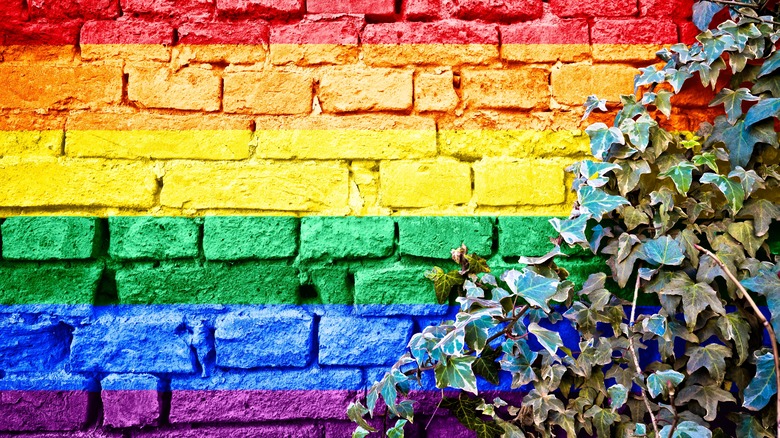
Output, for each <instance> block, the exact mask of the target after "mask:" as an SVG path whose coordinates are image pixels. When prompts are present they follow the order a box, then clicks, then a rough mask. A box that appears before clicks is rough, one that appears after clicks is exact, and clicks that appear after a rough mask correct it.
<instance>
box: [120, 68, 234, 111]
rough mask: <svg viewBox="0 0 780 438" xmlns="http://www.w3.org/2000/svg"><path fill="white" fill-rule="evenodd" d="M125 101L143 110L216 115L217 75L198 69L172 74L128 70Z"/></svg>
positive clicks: (212, 71)
mask: <svg viewBox="0 0 780 438" xmlns="http://www.w3.org/2000/svg"><path fill="white" fill-rule="evenodd" d="M127 71H128V74H129V80H128V87H127V97H128V98H129V99H130V100H131V101H133V102H136V103H138V104H139V105H141V106H143V107H147V108H173V109H182V110H199V111H217V110H219V108H220V95H221V89H222V81H221V79H220V77H219V73H217V72H216V71H214V70H208V69H205V68H199V67H187V68H183V69H181V70H179V71H177V72H174V71H172V70H170V69H168V68H166V67H158V66H150V65H145V66H141V65H134V66H128V67H127Z"/></svg>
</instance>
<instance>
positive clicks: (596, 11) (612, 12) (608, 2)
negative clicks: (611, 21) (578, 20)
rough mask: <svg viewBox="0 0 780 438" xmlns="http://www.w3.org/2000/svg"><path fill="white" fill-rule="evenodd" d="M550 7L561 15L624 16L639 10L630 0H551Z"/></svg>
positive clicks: (634, 13) (556, 13)
mask: <svg viewBox="0 0 780 438" xmlns="http://www.w3.org/2000/svg"><path fill="white" fill-rule="evenodd" d="M550 8H551V10H552V12H553V13H554V14H555V15H557V16H559V17H624V16H630V15H636V14H637V12H639V11H638V10H637V4H636V2H635V1H630V0H550Z"/></svg>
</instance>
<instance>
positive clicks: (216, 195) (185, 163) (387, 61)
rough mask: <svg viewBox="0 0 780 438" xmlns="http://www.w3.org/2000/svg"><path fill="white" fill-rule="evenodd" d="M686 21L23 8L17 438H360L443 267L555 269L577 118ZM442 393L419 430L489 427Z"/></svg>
mask: <svg viewBox="0 0 780 438" xmlns="http://www.w3.org/2000/svg"><path fill="white" fill-rule="evenodd" d="M690 3H691V2H690V1H684V0H682V1H667V0H664V1H660V0H639V1H638V2H637V1H624V0H587V1H586V0H549V1H546V2H543V1H542V0H496V1H487V0H403V1H400V0H399V1H393V0H306V1H304V0H26V1H25V0H4V1H3V2H2V3H0V60H1V62H0V79H2V80H1V81H0V84H2V85H0V216H1V217H3V218H5V219H3V220H2V224H0V236H1V239H2V247H1V251H2V258H1V259H0V435H2V436H6V435H14V434H24V436H36V437H55V436H74V437H206V436H213V437H307V438H308V437H312V438H324V437H347V436H349V435H350V434H351V432H352V430H353V429H354V428H353V426H352V425H351V424H350V423H349V422H348V421H347V419H346V415H345V407H346V405H347V404H348V402H349V401H350V400H351V399H352V398H353V397H354V396H355V395H356V394H358V393H359V392H360V391H362V390H364V389H365V388H366V387H367V386H368V385H370V384H371V383H372V382H373V380H374V378H375V377H376V376H377V374H379V373H382V372H384V370H385V368H386V367H387V365H388V364H391V363H393V362H394V361H395V359H396V358H397V357H398V356H399V355H400V354H401V353H402V352H403V350H404V347H405V346H406V343H407V341H408V339H409V337H410V336H411V334H412V333H413V332H415V331H417V330H420V328H421V327H424V326H426V325H428V324H429V323H432V322H436V321H438V320H441V319H442V318H444V317H446V315H448V314H451V312H452V309H451V308H449V307H447V306H440V305H437V304H435V296H434V293H433V288H432V285H431V284H430V282H429V281H428V280H426V279H425V278H424V273H425V271H426V270H427V269H429V268H430V267H432V266H433V265H436V264H438V265H442V264H446V263H449V262H448V261H447V259H448V258H449V251H450V249H451V248H454V247H458V246H460V244H461V243H465V244H466V245H467V246H468V247H469V248H470V249H471V250H472V251H474V252H476V253H478V254H480V255H483V256H486V257H488V258H489V260H490V263H491V265H492V266H493V267H495V268H497V269H502V268H505V267H509V266H511V265H512V264H513V263H514V262H516V259H517V257H518V256H521V255H526V256H534V255H541V254H543V253H545V252H546V251H547V249H548V248H549V246H550V244H549V240H548V236H549V235H550V234H551V230H550V228H549V227H548V224H547V219H548V217H549V216H559V215H567V214H568V211H569V209H570V205H571V203H572V201H573V198H572V196H571V194H570V193H568V190H567V188H568V187H567V185H568V181H567V180H566V177H565V174H564V168H565V167H566V166H567V165H568V164H570V163H572V162H574V161H576V160H578V159H581V158H584V157H585V156H586V155H587V153H588V139H587V136H586V135H585V134H584V133H583V132H582V131H581V129H582V128H583V126H584V125H583V124H582V123H581V122H580V118H581V116H582V109H581V107H580V106H581V103H582V102H583V101H584V99H585V98H586V96H588V95H590V94H598V95H599V96H600V97H604V98H608V99H609V100H611V101H615V100H616V99H617V98H618V96H619V95H620V94H625V93H629V92H631V91H632V89H633V77H634V74H635V72H636V68H637V67H639V66H643V65H645V64H647V63H648V62H651V61H652V60H653V58H654V53H655V51H656V50H657V49H658V48H659V47H661V46H662V45H669V44H673V43H676V42H678V41H686V40H688V39H690V37H691V35H693V34H694V33H695V29H694V27H693V26H692V24H691V23H689V22H688V20H689V14H686V12H687V11H689V10H690V6H691V5H690ZM685 99H688V100H687V101H686V102H682V106H683V108H684V109H683V112H682V113H680V114H678V116H679V117H677V118H676V122H675V123H677V124H678V125H676V126H675V127H676V128H677V129H681V130H683V129H691V127H690V126H688V122H687V120H688V119H687V118H686V116H685V114H690V113H691V111H694V112H695V111H703V110H702V107H704V106H706V103H707V102H708V99H707V98H706V96H705V97H702V96H699V95H697V94H692V95H689V96H686V97H685ZM684 113H685V114H684ZM567 263H568V265H567V267H568V268H569V270H570V271H572V272H573V273H575V274H576V277H575V279H579V281H581V280H582V279H584V278H586V277H587V275H588V274H590V273H592V272H594V271H595V270H599V269H603V266H602V263H601V261H600V260H592V259H589V258H587V257H584V256H582V257H572V258H571V259H570V260H569V261H568V262H567ZM433 389H434V388H433V385H432V384H431V382H427V383H425V386H424V388H423V389H421V393H420V397H421V399H422V400H423V402H422V405H421V406H418V411H419V412H420V418H422V420H420V421H417V422H415V425H413V426H410V427H412V428H415V429H414V430H411V429H409V432H408V433H409V434H410V436H419V437H442V436H448V437H451V438H456V437H461V436H470V435H468V434H467V433H465V430H464V429H463V428H462V427H461V426H460V425H459V424H458V423H457V422H456V421H455V420H453V419H452V418H450V417H448V416H446V415H444V413H442V412H438V413H436V414H435V418H434V419H433V420H432V421H431V422H430V426H429V427H428V428H427V430H426V429H425V425H426V423H428V421H427V420H428V418H426V416H428V417H430V416H431V415H434V411H435V405H436V401H437V397H438V395H439V393H438V392H437V391H435V390H433ZM503 389H504V390H508V387H507V388H503ZM509 396H510V397H511V394H510V395H509Z"/></svg>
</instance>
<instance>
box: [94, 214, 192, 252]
mask: <svg viewBox="0 0 780 438" xmlns="http://www.w3.org/2000/svg"><path fill="white" fill-rule="evenodd" d="M108 228H109V233H110V235H111V243H110V245H109V250H108V252H109V255H111V257H116V258H120V259H127V260H138V259H153V260H165V259H176V258H191V257H196V256H197V255H198V238H199V235H200V231H199V226H198V224H197V222H196V221H195V220H194V219H189V218H182V217H127V216H117V217H111V218H109V219H108Z"/></svg>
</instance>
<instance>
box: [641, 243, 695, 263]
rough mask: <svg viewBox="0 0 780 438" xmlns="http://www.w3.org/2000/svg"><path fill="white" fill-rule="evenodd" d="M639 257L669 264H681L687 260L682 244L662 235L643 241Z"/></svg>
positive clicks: (651, 261)
mask: <svg viewBox="0 0 780 438" xmlns="http://www.w3.org/2000/svg"><path fill="white" fill-rule="evenodd" d="M639 257H640V258H642V259H643V260H647V261H648V262H650V263H653V264H656V265H668V266H679V265H680V264H681V263H682V262H683V260H685V255H684V254H683V248H682V245H681V244H680V242H678V241H676V240H674V239H672V238H671V237H669V236H661V237H659V238H657V239H653V240H648V241H647V242H645V243H643V244H642V253H641V254H640V256H639Z"/></svg>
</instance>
